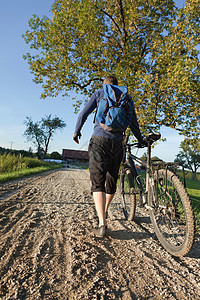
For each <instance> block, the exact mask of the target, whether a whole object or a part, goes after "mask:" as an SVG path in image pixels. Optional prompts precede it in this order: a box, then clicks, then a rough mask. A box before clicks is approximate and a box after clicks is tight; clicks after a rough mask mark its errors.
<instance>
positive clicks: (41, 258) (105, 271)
mask: <svg viewBox="0 0 200 300" xmlns="http://www.w3.org/2000/svg"><path fill="white" fill-rule="evenodd" d="M95 216H96V215H95V208H94V204H93V201H92V198H91V196H90V182H89V174H88V172H87V171H84V170H79V169H68V168H66V169H62V170H59V171H54V172H50V173H45V174H43V175H38V176H35V177H30V178H27V179H23V180H18V181H15V182H12V183H7V184H4V185H2V186H0V299H34V300H35V299H62V300H63V299H181V300H182V299H187V300H188V299H200V276H199V275H200V238H199V236H197V237H196V242H195V244H194V247H193V249H192V251H191V253H190V254H189V255H188V256H186V257H184V258H174V257H172V256H171V255H170V254H168V253H167V252H166V251H165V250H163V249H162V247H161V246H160V244H159V242H158V241H157V240H156V237H155V236H154V234H153V232H152V228H151V224H150V223H149V218H148V216H147V215H142V214H141V212H140V211H138V212H137V218H136V222H128V221H125V220H123V219H122V217H123V216H122V214H121V210H120V208H119V197H118V196H116V197H115V199H114V201H113V204H112V206H111V207H110V210H109V218H108V227H109V237H107V238H106V239H105V240H101V239H98V238H97V237H96V236H95V234H94V228H95V226H97V219H96V217H95Z"/></svg>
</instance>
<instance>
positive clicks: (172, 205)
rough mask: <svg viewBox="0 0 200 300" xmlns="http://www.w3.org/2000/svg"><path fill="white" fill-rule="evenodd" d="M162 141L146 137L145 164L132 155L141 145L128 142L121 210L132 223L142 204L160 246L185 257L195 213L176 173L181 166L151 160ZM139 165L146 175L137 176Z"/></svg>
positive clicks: (153, 136)
mask: <svg viewBox="0 0 200 300" xmlns="http://www.w3.org/2000/svg"><path fill="white" fill-rule="evenodd" d="M160 137H161V135H160V134H155V133H151V134H148V135H147V137H146V142H147V160H146V161H143V160H141V159H140V158H139V157H137V156H135V155H133V154H132V153H131V148H132V147H139V144H138V143H132V144H129V143H128V141H126V143H125V150H126V151H125V155H124V159H123V162H122V169H121V173H120V193H121V200H122V209H123V213H124V216H125V219H126V220H130V221H131V220H133V219H134V216H135V211H136V203H137V202H139V205H140V207H141V208H144V209H146V210H147V211H148V212H149V215H150V220H151V223H152V225H153V228H154V232H155V234H156V236H157V238H158V240H159V241H160V243H161V245H162V246H163V247H164V248H165V249H166V250H167V251H168V252H169V253H170V254H172V255H173V256H184V255H186V254H187V253H188V252H189V251H190V249H191V248H192V245H193V242H194V235H195V221H194V213H193V209H192V205H191V201H190V198H189V195H188V193H187V191H186V188H185V186H184V184H183V183H182V182H181V180H180V179H179V177H178V176H177V175H176V174H175V172H174V169H177V168H178V163H173V162H172V163H170V162H169V163H168V162H163V161H161V160H157V161H154V160H152V159H151V146H152V144H153V143H154V142H155V141H157V140H158V139H160ZM136 163H139V164H140V165H141V166H143V167H144V168H145V171H144V172H143V173H142V172H138V170H137V165H136ZM183 174H184V169H183ZM138 198H139V199H138ZM138 200H139V201H138Z"/></svg>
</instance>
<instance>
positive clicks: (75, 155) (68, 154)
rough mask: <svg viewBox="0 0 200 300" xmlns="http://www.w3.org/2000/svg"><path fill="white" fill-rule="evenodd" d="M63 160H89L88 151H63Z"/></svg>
mask: <svg viewBox="0 0 200 300" xmlns="http://www.w3.org/2000/svg"><path fill="white" fill-rule="evenodd" d="M62 155H63V158H64V159H65V158H70V159H84V160H89V157H88V151H83V150H70V149H63V153H62Z"/></svg>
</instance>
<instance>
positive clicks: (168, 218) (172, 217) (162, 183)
mask: <svg viewBox="0 0 200 300" xmlns="http://www.w3.org/2000/svg"><path fill="white" fill-rule="evenodd" d="M154 177H155V178H154V179H153V178H151V181H152V182H150V197H149V201H150V206H151V207H152V209H151V210H150V217H151V221H152V224H153V226H154V230H155V233H156V235H157V237H158V240H159V241H160V243H161V244H162V246H163V247H164V248H165V249H166V250H167V251H168V252H169V253H171V254H172V255H174V256H184V255H186V254H187V253H188V252H189V251H190V249H191V248H192V245H193V242H194V234H195V225H194V224H195V222H194V214H193V209H192V205H191V201H190V198H189V195H188V193H187V191H186V189H185V188H184V186H183V184H182V182H181V181H180V180H179V178H178V177H177V176H176V175H175V174H174V173H172V172H171V171H169V170H167V171H166V170H159V171H157V172H156V173H155V176H154Z"/></svg>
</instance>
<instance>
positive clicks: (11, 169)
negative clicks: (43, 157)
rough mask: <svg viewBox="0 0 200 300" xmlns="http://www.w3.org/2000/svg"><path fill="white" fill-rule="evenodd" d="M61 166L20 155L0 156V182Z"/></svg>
mask: <svg viewBox="0 0 200 300" xmlns="http://www.w3.org/2000/svg"><path fill="white" fill-rule="evenodd" d="M62 166H63V165H62V164H57V163H50V162H44V161H40V160H39V159H37V158H30V157H23V156H21V155H10V154H3V155H0V182H5V181H9V180H13V179H17V178H21V177H25V176H28V175H32V174H37V173H41V172H45V171H48V170H52V169H57V168H61V167H62Z"/></svg>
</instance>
